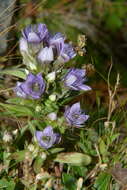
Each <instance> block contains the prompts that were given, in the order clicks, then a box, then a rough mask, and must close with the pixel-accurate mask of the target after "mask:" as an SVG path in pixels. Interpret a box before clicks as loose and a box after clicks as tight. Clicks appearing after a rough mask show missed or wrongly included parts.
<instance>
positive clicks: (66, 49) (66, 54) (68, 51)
mask: <svg viewBox="0 0 127 190" xmlns="http://www.w3.org/2000/svg"><path fill="white" fill-rule="evenodd" d="M75 56H76V52H75V51H74V49H73V46H72V45H71V44H67V43H65V44H64V45H63V49H62V51H61V53H60V57H59V60H60V61H62V62H68V61H69V60H70V59H73V58H74V57H75Z"/></svg>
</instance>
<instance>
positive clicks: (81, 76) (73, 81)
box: [63, 68, 91, 91]
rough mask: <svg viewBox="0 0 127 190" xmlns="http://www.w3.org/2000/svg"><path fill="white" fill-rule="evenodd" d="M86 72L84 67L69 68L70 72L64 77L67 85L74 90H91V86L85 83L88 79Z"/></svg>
mask: <svg viewBox="0 0 127 190" xmlns="http://www.w3.org/2000/svg"><path fill="white" fill-rule="evenodd" d="M85 74H86V72H85V70H84V69H75V68H71V69H69V71H68V73H67V74H66V75H65V77H64V78H63V80H64V83H65V86H67V87H69V88H71V89H73V90H84V91H87V90H91V88H90V87H89V86H87V85H85V84H83V83H84V82H85V80H86V78H85Z"/></svg>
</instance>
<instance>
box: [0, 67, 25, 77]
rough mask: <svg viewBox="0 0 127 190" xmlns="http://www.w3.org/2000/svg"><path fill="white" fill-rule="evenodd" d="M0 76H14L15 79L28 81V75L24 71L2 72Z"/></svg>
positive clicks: (9, 70) (0, 71) (11, 70)
mask: <svg viewBox="0 0 127 190" xmlns="http://www.w3.org/2000/svg"><path fill="white" fill-rule="evenodd" d="M0 74H7V75H13V76H15V77H18V78H21V79H26V73H25V70H24V69H5V70H0Z"/></svg>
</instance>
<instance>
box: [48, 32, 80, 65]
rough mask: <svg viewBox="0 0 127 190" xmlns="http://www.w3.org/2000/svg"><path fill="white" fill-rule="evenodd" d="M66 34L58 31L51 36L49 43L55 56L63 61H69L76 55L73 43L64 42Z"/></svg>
mask: <svg viewBox="0 0 127 190" xmlns="http://www.w3.org/2000/svg"><path fill="white" fill-rule="evenodd" d="M64 41H65V36H64V35H63V34H61V33H56V34H55V35H54V36H50V38H49V41H48V44H49V46H51V47H52V48H53V52H54V57H56V58H58V60H59V61H61V62H67V61H69V60H70V59H72V58H74V57H75V56H76V53H75V51H74V49H73V47H72V45H70V44H67V43H65V42H64Z"/></svg>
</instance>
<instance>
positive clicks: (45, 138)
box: [42, 136, 51, 142]
mask: <svg viewBox="0 0 127 190" xmlns="http://www.w3.org/2000/svg"><path fill="white" fill-rule="evenodd" d="M42 140H43V141H45V142H49V141H50V140H51V137H49V136H43V137H42Z"/></svg>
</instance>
